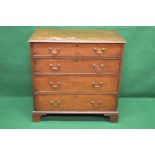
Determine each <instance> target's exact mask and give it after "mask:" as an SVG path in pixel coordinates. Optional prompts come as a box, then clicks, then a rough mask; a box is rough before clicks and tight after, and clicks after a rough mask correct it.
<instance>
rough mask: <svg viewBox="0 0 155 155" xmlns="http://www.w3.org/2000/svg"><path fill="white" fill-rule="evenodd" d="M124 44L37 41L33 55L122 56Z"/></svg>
mask: <svg viewBox="0 0 155 155" xmlns="http://www.w3.org/2000/svg"><path fill="white" fill-rule="evenodd" d="M121 48H122V44H74V43H72V44H65V43H35V44H34V45H33V50H32V51H33V56H53V57H57V56H64V57H66V56H76V57H78V56H86V57H91V56H94V57H120V55H121Z"/></svg>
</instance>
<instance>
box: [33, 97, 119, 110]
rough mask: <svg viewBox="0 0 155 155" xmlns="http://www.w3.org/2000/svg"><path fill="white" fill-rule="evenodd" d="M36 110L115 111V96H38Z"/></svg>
mask: <svg viewBox="0 0 155 155" xmlns="http://www.w3.org/2000/svg"><path fill="white" fill-rule="evenodd" d="M35 101H36V104H35V110H38V111H39V110H41V111H46V110H47V111H48V110H49V111H50V110H54V111H57V110H58V111H59V110H60V111H70V110H72V111H74V110H75V111H113V110H116V96H115V95H113V96H112V95H91V96H90V95H36V97H35Z"/></svg>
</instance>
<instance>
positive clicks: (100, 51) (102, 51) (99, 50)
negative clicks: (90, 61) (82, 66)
mask: <svg viewBox="0 0 155 155" xmlns="http://www.w3.org/2000/svg"><path fill="white" fill-rule="evenodd" d="M105 50H106V48H99V49H98V48H93V51H94V52H95V53H96V54H103V53H104V52H105Z"/></svg>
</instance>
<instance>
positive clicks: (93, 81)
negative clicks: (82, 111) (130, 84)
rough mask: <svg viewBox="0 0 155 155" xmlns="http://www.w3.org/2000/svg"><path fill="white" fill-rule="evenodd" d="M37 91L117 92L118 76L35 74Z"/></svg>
mask: <svg viewBox="0 0 155 155" xmlns="http://www.w3.org/2000/svg"><path fill="white" fill-rule="evenodd" d="M34 83H35V91H36V92H40V93H57V94H59V93H67V94H69V93H82V94H103V93H106V94H109V93H114V94H116V93H117V85H118V77H117V76H96V77H91V76H82V77H81V76H63V77H60V76H35V77H34Z"/></svg>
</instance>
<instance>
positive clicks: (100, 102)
mask: <svg viewBox="0 0 155 155" xmlns="http://www.w3.org/2000/svg"><path fill="white" fill-rule="evenodd" d="M90 104H91V105H93V106H95V107H97V106H100V105H101V104H102V101H94V100H92V101H90Z"/></svg>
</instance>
